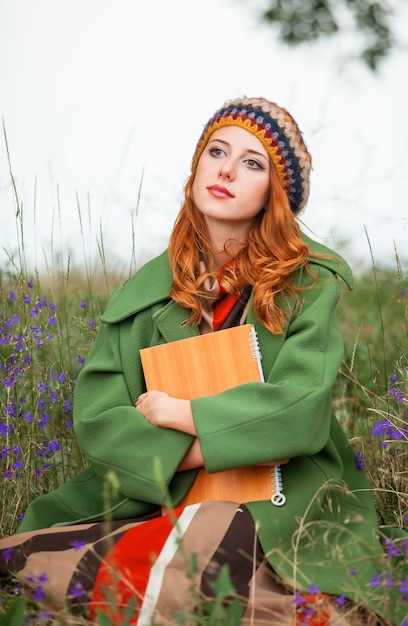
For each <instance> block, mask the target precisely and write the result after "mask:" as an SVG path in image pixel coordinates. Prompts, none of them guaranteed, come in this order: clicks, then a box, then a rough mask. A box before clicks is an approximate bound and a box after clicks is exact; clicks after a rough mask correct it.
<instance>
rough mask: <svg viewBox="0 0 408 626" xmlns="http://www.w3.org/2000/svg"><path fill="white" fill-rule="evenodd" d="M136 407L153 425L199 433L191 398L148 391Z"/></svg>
mask: <svg viewBox="0 0 408 626" xmlns="http://www.w3.org/2000/svg"><path fill="white" fill-rule="evenodd" d="M136 408H137V409H138V411H139V412H140V413H141V414H142V415H143V417H144V418H145V419H146V420H147V421H148V422H149V423H150V424H152V426H157V427H159V428H173V429H174V430H180V431H181V432H184V433H188V434H189V435H194V436H196V435H197V432H196V429H195V426H194V421H193V415H192V413H191V407H190V401H189V400H181V399H180V398H172V397H171V396H169V395H168V394H167V393H165V392H164V391H146V393H142V394H141V395H140V396H139V398H138V399H137V401H136Z"/></svg>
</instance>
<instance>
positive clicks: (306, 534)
mask: <svg viewBox="0 0 408 626" xmlns="http://www.w3.org/2000/svg"><path fill="white" fill-rule="evenodd" d="M310 170H311V158H310V155H309V153H308V150H307V148H306V146H305V144H304V141H303V138H302V135H301V133H300V131H299V129H298V127H297V124H296V122H295V121H294V120H293V118H292V117H291V116H290V115H289V113H288V112H287V111H285V110H284V109H282V108H280V107H278V106H277V105H276V104H274V103H272V102H269V101H267V100H265V99H262V98H260V99H256V98H242V99H237V100H233V101H230V102H227V103H226V104H225V105H224V106H223V107H222V108H221V109H220V110H219V111H217V112H216V113H215V115H214V116H213V117H212V118H211V119H210V120H209V122H208V123H207V125H206V126H205V128H204V130H203V133H202V135H201V138H200V140H199V142H198V145H197V148H196V151H195V154H194V156H193V161H192V173H191V176H190V177H189V179H188V181H187V183H186V186H185V199H184V202H183V205H182V208H181V210H180V213H179V215H178V217H177V220H176V223H175V226H174V229H173V232H172V234H171V238H170V242H169V247H168V250H167V251H165V252H164V253H163V254H161V255H160V256H159V257H157V258H155V259H153V260H152V261H150V262H149V263H147V264H146V265H145V266H144V267H142V268H141V269H140V270H139V271H138V272H137V274H136V275H135V276H134V277H132V278H130V279H129V280H128V281H127V282H126V283H125V284H124V285H123V286H121V287H120V288H118V289H117V290H116V291H115V292H114V294H113V295H112V297H111V299H110V302H109V303H108V306H107V308H106V311H105V312H104V314H103V316H102V319H101V326H100V329H99V332H98V336H97V338H96V341H95V344H94V346H93V349H92V351H91V354H90V356H89V359H88V361H87V363H86V365H85V367H84V369H83V371H82V372H81V374H80V376H79V377H78V381H77V386H76V390H75V404H74V427H75V431H76V434H77V437H78V440H79V443H80V445H81V446H82V448H83V450H84V452H85V454H86V456H87V458H88V460H89V463H90V468H89V469H87V470H85V471H84V472H83V473H81V474H80V475H79V476H77V477H75V478H74V479H72V480H71V481H69V482H68V483H66V484H65V485H63V486H62V487H60V488H59V489H58V490H57V491H56V492H54V493H50V494H47V495H45V496H42V497H41V498H39V499H37V500H36V501H34V502H33V503H32V504H31V506H30V507H29V509H28V511H27V512H26V515H25V518H24V520H23V522H22V524H21V526H20V528H19V534H17V535H16V536H15V537H14V538H11V543H10V540H6V541H9V543H8V544H7V546H14V552H13V555H17V556H15V557H14V561H11V563H13V562H14V563H17V561H18V563H19V566H18V568H19V569H20V570H21V572H23V574H21V572H20V574H21V577H22V578H23V579H24V571H25V576H26V579H27V577H28V571H29V565H28V562H29V559H28V561H24V559H23V560H21V559H22V557H21V550H20V552H18V545H17V544H21V542H22V541H23V537H24V539H25V540H26V541H28V539H29V538H30V537H31V536H32V535H33V536H34V538H35V539H33V542H34V544H35V547H33V542H32V544H31V547H27V543H26V545H25V549H24V551H25V553H26V554H27V553H29V552H30V550H31V551H32V552H33V553H36V551H37V555H38V551H39V550H40V549H41V546H42V545H44V546H46V550H47V555H48V560H47V561H46V562H47V564H48V567H49V568H51V569H52V571H53V572H54V571H55V572H57V571H59V570H58V564H59V562H60V561H61V559H65V562H66V563H67V562H68V561H67V559H68V556H67V555H69V554H70V555H71V557H72V559H73V560H72V567H71V569H69V567H66V568H65V570H66V571H65V576H66V577H67V579H66V580H65V579H64V582H63V585H62V586H63V591H61V590H59V591H58V592H57V591H56V590H55V589H54V595H55V594H57V595H58V593H59V594H60V598H62V599H64V598H65V596H66V595H67V596H70V597H71V600H73V601H74V600H75V597H78V602H79V603H81V604H82V605H83V606H84V607H85V613H87V614H88V615H89V616H91V617H95V616H96V615H97V610H98V607H99V606H102V607H104V609H105V610H110V611H111V613H112V612H113V613H114V609H108V607H109V606H112V605H114V606H116V607H118V606H119V607H120V606H122V607H124V608H123V610H125V609H126V607H129V606H132V602H133V603H134V602H135V599H136V600H137V607H134V609H133V613H132V615H133V620H134V622H133V623H138V624H150V623H151V622H152V621H154V620H156V622H155V623H160V619H162V620H163V623H166V624H169V623H172V622H171V620H172V617H173V616H174V615H175V614H176V613H178V614H179V615H180V612H182V611H183V610H190V611H191V610H192V607H193V606H194V602H195V600H194V597H191V594H190V597H189V593H188V590H189V588H190V587H191V586H192V580H193V581H194V584H196V585H197V589H198V590H199V595H200V597H204V598H206V600H207V601H208V602H210V600H211V597H213V596H214V594H215V592H214V590H213V588H212V583H213V582H214V581H215V580H217V578H218V577H219V575H220V574H221V573H222V572H223V571H224V570H223V565H228V567H229V572H230V576H231V582H232V585H233V588H234V590H235V591H234V592H233V593H231V598H232V597H238V598H239V607H238V609H237V607H235V605H232V608H231V610H236V609H237V610H239V611H240V612H243V618H242V619H243V622H242V623H251V624H261V623H272V624H290V623H296V619H298V620H299V623H301V620H302V619H303V618H304V616H305V615H306V616H307V611H306V609H308V602H309V601H311V602H312V606H313V609H310V615H312V613H313V611H314V618H316V619H317V618H318V619H320V621H316V622H315V623H316V624H317V623H321V624H324V623H334V621H333V620H334V619H335V617H333V616H337V617H336V619H339V620H340V619H343V620H344V621H343V622H341V623H368V622H367V621H364V619H365V618H364V619H363V617H362V613H361V611H359V608H360V607H365V608H367V609H368V610H369V611H375V612H376V613H377V614H378V615H379V616H381V617H382V618H383V619H384V620H389V622H385V623H395V624H397V623H400V621H401V620H400V618H401V615H400V614H397V611H398V609H397V608H395V606H394V602H393V601H392V599H390V601H389V602H384V597H385V596H384V589H381V590H378V589H376V588H373V587H372V586H370V580H372V579H373V577H375V576H376V575H378V573H379V572H381V571H382V570H381V567H382V558H383V553H382V549H381V543H380V540H381V537H380V536H379V530H378V528H377V520H376V511H375V509H374V506H373V502H372V500H371V496H370V493H369V490H368V485H367V481H366V478H365V476H364V473H363V472H362V471H359V470H358V469H357V468H356V464H355V455H354V453H353V450H352V448H351V446H350V445H349V443H348V441H347V438H346V436H345V434H344V433H343V431H342V429H341V427H340V425H339V424H338V422H337V420H336V419H335V417H334V415H333V414H332V410H331V390H332V387H333V383H334V381H335V379H336V376H337V373H338V369H339V366H340V363H341V359H342V354H343V345H342V339H341V336H340V333H339V329H338V326H337V323H336V320H335V307H336V304H337V300H338V297H339V284H338V277H341V278H342V279H343V280H344V281H345V283H346V284H347V285H348V286H349V287H350V288H351V285H352V276H351V272H350V269H349V267H348V265H347V264H346V263H345V261H344V260H343V259H342V258H341V257H339V256H338V255H337V254H335V253H334V252H332V251H331V250H328V249H327V248H325V247H324V246H322V245H320V244H318V243H316V242H314V241H312V240H311V239H309V238H308V237H307V236H306V235H304V234H302V233H301V231H300V228H299V224H298V221H297V219H296V216H297V215H298V214H299V213H300V211H301V210H302V209H303V208H304V207H305V205H306V202H307V199H308V195H309V175H310ZM242 323H251V324H254V325H255V328H256V331H257V334H258V338H259V344H260V349H261V353H262V357H263V358H262V367H263V372H264V378H265V382H262V383H251V384H250V385H240V386H238V387H234V388H232V389H229V390H227V391H225V392H222V393H220V394H216V395H212V396H208V397H202V398H196V399H194V400H192V401H188V400H183V399H180V398H173V397H170V396H168V395H167V394H166V393H164V392H159V391H155V390H153V391H149V392H147V391H146V387H145V382H144V377H143V371H142V366H141V363H140V359H139V351H140V350H141V349H142V348H146V347H149V346H154V345H158V344H162V343H167V342H170V341H174V340H178V339H182V338H186V337H191V336H194V335H198V334H200V333H207V332H214V331H218V330H220V329H224V328H228V327H230V326H234V325H238V324H242ZM283 458H290V461H289V462H288V463H286V464H285V465H283V466H282V481H283V490H284V493H285V495H286V502H285V503H284V504H283V506H280V507H275V506H273V504H272V503H271V501H270V500H260V501H255V502H247V503H241V502H238V503H234V502H228V501H226V502H207V503H203V504H201V505H200V504H197V505H194V506H187V507H181V508H176V509H175V511H174V513H173V515H170V516H169V515H163V516H162V515H161V513H160V511H161V507H162V506H163V505H166V504H168V498H170V499H171V502H172V503H173V505H175V506H176V505H177V504H178V503H179V502H180V501H181V499H182V498H183V496H184V495H185V494H186V493H187V492H188V490H189V488H190V487H191V485H192V483H193V481H194V478H195V476H196V473H197V469H198V468H200V467H203V466H204V467H205V468H206V469H207V470H208V472H210V473H214V472H219V471H221V470H228V469H232V468H236V467H246V466H255V465H264V464H271V465H273V464H274V463H275V462H277V461H278V460H279V459H283ZM237 504H239V505H240V506H237ZM101 519H105V520H108V522H109V532H108V530H107V526H106V523H107V522H106V521H105V523H100V520H101ZM175 520H177V523H176V524H175ZM74 523H75V524H77V525H75V526H72V524H74ZM70 525H71V526H70ZM52 526H54V527H56V526H64V528H62V529H60V530H58V531H56V530H55V528H54V529H52V530H41V531H40V532H37V530H38V529H46V528H47V529H48V528H50V527H52ZM33 531H35V532H33ZM175 532H176V538H177V540H175V539H174V533H175ZM30 533H32V535H31V534H30ZM107 534H109V541H108V540H107V539H106V535H107ZM181 537H182V539H181ZM35 542H37V543H35ZM81 542H82V544H81ZM84 542H85V543H84ZM179 544H180V549H177V546H178V545H179ZM4 545H5V544H4V543H3V544H1V543H0V548H1V547H4ZM50 546H53V547H52V548H51V547H50ZM78 546H80V548H79V549H78V550H77V549H76V548H78ZM51 552H52V558H51V557H50V554H51ZM152 554H154V555H155V557H154V558H153V562H154V564H153V566H152V556H151V555H152ZM192 555H195V556H194V557H193V556H192ZM19 559H20V560H19ZM102 559H104V560H102ZM191 559H195V561H194V562H196V568H197V569H196V570H195V572H194V574H191V570H190V578H189V576H188V573H187V564H188V563H190V561H191ZM40 563H42V565H41V564H40V565H39V566H38V567H39V569H37V570H36V571H37V572H40V570H41V567H42V568H43V569H44V560H43V561H40ZM113 563H114V566H113V565H112V564H113ZM32 565H33V562H32V561H31V562H30V566H32ZM10 567H11V565H10ZM15 567H17V566H16V565H15ZM24 568H25V569H24ZM53 568H54V569H53ZM67 572H68V573H67ZM59 573H60V575H61V572H59ZM54 576H55V575H54ZM49 578H52V576H49ZM54 580H55V578H54ZM158 581H159V582H158ZM109 593H111V594H112V593H113V595H114V601H113V600H112V597H110V596H109ZM390 593H391V592H390ZM310 594H312V595H313V598H310V597H309V596H310ZM231 598H230V600H231ZM390 598H391V596H390ZM347 601H352V603H350V602H348V603H347V604H346V608H347V610H346V611H345V610H343V611H342V613H343V617H341V618H340V617H339V611H340V610H341V606H340V605H341V604H342V603H343V602H347ZM185 607H187V608H185ZM118 610H119V609H118ZM131 612H132V611H131ZM240 614H241V613H240ZM359 616H360V617H359ZM117 619H119V618H117ZM310 619H311V618H310ZM367 619H368V618H367ZM373 619H374V618H373ZM137 620H139V621H137ZM353 620H355V621H353ZM359 620H361V621H359ZM379 620H380V618H378V621H379ZM117 623H120V621H118V622H117ZM237 623H239V621H238V620H237ZM309 623H313V622H312V621H310V622H309ZM339 623H340V622H339ZM371 623H377V622H376V620H374V621H373V622H371Z"/></svg>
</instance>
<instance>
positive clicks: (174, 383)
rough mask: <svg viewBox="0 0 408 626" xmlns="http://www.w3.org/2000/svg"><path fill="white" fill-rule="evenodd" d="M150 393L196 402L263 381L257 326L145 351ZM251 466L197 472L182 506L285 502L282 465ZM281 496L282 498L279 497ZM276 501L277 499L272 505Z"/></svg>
mask: <svg viewBox="0 0 408 626" xmlns="http://www.w3.org/2000/svg"><path fill="white" fill-rule="evenodd" d="M140 358H141V361H142V366H143V372H144V376H145V380H146V387H147V389H148V390H153V389H155V390H157V391H165V392H166V393H168V394H169V395H170V396H173V397H175V398H182V399H184V400H192V399H193V398H199V397H203V396H207V395H212V394H216V393H220V392H222V391H225V390H226V389H230V388H231V387H235V386H237V385H241V384H244V383H248V382H263V380H264V378H263V372H262V367H261V358H262V357H261V353H260V350H259V344H258V337H257V334H256V330H255V327H254V325H253V324H244V325H241V326H234V327H233V328H227V329H225V330H219V331H217V332H212V333H207V334H205V335H198V336H195V337H189V338H188V339H181V340H179V341H173V342H170V343H166V344H162V345H158V346H152V347H151V348H144V349H142V350H140ZM287 461H288V459H284V460H282V461H278V462H277V463H276V465H275V466H274V467H269V466H260V465H257V466H252V467H242V468H237V469H233V470H226V471H222V472H216V473H213V474H209V473H208V472H207V471H206V470H205V468H201V469H200V470H199V471H198V474H197V476H196V479H195V481H194V483H193V485H192V486H191V488H190V490H189V491H188V493H187V494H186V496H185V497H184V498H183V500H182V501H181V502H180V503H179V505H181V506H185V505H187V504H193V503H195V502H204V501H208V500H232V501H234V502H238V503H240V502H250V501H253V500H269V499H270V498H271V497H272V498H273V497H274V496H275V499H276V500H277V501H276V502H275V504H280V502H278V500H280V499H283V498H284V496H283V494H282V493H281V478H280V467H279V465H280V464H283V463H286V462H287ZM277 496H279V497H277ZM272 501H273V500H272Z"/></svg>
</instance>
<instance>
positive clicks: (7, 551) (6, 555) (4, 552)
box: [1, 548, 12, 562]
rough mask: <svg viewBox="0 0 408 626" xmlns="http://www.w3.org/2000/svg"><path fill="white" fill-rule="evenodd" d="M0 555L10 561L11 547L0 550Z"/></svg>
mask: <svg viewBox="0 0 408 626" xmlns="http://www.w3.org/2000/svg"><path fill="white" fill-rule="evenodd" d="M1 556H2V558H3V560H4V561H6V562H7V561H11V559H12V556H11V548H5V549H4V550H2V551H1Z"/></svg>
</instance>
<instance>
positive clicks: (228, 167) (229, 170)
mask: <svg viewBox="0 0 408 626" xmlns="http://www.w3.org/2000/svg"><path fill="white" fill-rule="evenodd" d="M218 176H219V178H224V179H225V180H229V181H231V180H234V179H235V169H234V166H233V163H232V162H231V160H230V159H228V160H227V161H224V162H223V163H222V164H221V165H220V169H219V172H218Z"/></svg>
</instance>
